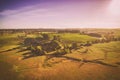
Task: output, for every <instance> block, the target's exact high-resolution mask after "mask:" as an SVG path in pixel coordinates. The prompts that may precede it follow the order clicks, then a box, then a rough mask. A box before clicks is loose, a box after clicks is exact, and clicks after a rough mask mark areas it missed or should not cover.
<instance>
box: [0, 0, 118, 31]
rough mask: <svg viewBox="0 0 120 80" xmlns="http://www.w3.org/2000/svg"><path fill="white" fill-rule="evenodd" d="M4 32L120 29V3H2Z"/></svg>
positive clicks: (70, 0)
mask: <svg viewBox="0 0 120 80" xmlns="http://www.w3.org/2000/svg"><path fill="white" fill-rule="evenodd" d="M2 28H120V0H0V29H2Z"/></svg>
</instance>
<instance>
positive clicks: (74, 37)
mask: <svg viewBox="0 0 120 80" xmlns="http://www.w3.org/2000/svg"><path fill="white" fill-rule="evenodd" d="M60 36H61V37H62V39H63V40H66V41H71V42H86V41H93V40H96V38H94V37H91V36H88V35H81V34H78V33H64V34H60Z"/></svg>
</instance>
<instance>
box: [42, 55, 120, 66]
mask: <svg viewBox="0 0 120 80" xmlns="http://www.w3.org/2000/svg"><path fill="white" fill-rule="evenodd" d="M55 57H56V58H65V59H67V60H71V61H76V62H82V64H80V66H79V67H81V66H83V65H84V64H85V63H95V64H100V65H104V66H109V67H118V65H113V64H109V63H105V62H104V61H102V60H104V59H93V60H87V59H77V58H73V57H68V56H65V55H57V54H55V55H53V54H52V55H47V57H46V60H45V61H44V63H45V64H46V63H47V62H48V61H49V60H50V59H52V58H55ZM63 60H64V59H63ZM60 62H62V61H60ZM55 63H57V62H54V63H53V64H55Z"/></svg>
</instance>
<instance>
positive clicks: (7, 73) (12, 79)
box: [0, 30, 120, 80]
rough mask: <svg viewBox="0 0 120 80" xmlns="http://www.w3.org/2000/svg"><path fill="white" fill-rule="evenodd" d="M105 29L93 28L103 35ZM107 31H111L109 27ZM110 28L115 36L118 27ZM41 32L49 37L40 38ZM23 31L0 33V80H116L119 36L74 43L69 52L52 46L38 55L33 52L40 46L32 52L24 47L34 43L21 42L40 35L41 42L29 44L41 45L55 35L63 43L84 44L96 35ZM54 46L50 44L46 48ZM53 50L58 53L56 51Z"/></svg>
mask: <svg viewBox="0 0 120 80" xmlns="http://www.w3.org/2000/svg"><path fill="white" fill-rule="evenodd" d="M88 31H89V32H90V31H91V30H88ZM92 31H93V32H95V30H92ZM105 31H106V30H105ZM105 31H103V30H96V32H95V33H98V32H101V33H100V34H102V35H104V34H105V33H104V32H105ZM107 31H108V32H111V30H107ZM113 31H114V36H115V37H119V35H120V33H119V31H118V30H113ZM43 34H47V35H48V36H49V37H50V38H49V39H44V36H42V35H43ZM24 35H25V33H23V32H17V33H12V34H4V35H1V37H0V80H120V41H119V40H117V41H116V40H111V41H109V42H102V43H101V42H97V43H94V44H91V45H77V47H76V48H74V47H72V48H71V47H70V50H71V52H69V51H68V52H65V53H64V50H65V51H66V50H68V48H64V49H56V47H55V50H54V48H53V50H52V51H46V53H45V54H42V55H41V54H36V53H37V50H40V49H38V48H37V49H36V50H34V49H33V50H34V52H32V48H30V49H26V48H29V47H30V46H31V45H34V44H33V43H31V45H27V46H26V45H24V44H23V43H24V41H25V39H27V38H32V40H33V42H34V41H36V38H38V37H40V39H43V41H42V40H41V41H42V42H39V44H38V43H37V46H36V45H34V46H32V47H33V48H36V47H38V46H39V45H40V44H42V47H44V46H43V45H45V44H46V43H47V44H48V43H49V42H52V41H54V40H53V38H54V36H59V38H60V42H59V44H60V46H61V45H62V46H63V47H66V45H67V47H68V46H69V45H72V44H73V43H76V44H83V43H84V44H88V41H89V42H92V41H95V40H98V39H99V38H97V37H92V36H89V35H86V34H80V33H56V32H55V33H50V32H42V33H40V34H36V33H32V34H27V36H24ZM18 36H22V38H18ZM41 36H42V37H41ZM56 41H57V39H56V40H55V42H56ZM58 41H59V40H58ZM58 41H57V42H58ZM43 43H44V44H43ZM21 44H22V45H21ZM23 45H24V46H23ZM54 46H55V45H53V44H50V45H49V46H48V47H47V49H49V48H51V47H54ZM57 47H58V46H57ZM45 48H46V46H45ZM47 49H46V50H47ZM51 49H52V48H51ZM35 51H36V52H35ZM57 51H58V52H59V53H56V52H57ZM28 55H32V56H30V57H28V58H25V59H24V56H28Z"/></svg>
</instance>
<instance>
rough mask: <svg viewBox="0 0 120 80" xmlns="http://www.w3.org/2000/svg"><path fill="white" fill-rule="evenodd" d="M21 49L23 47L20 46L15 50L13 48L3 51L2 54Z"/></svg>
mask: <svg viewBox="0 0 120 80" xmlns="http://www.w3.org/2000/svg"><path fill="white" fill-rule="evenodd" d="M20 48H21V46H18V47H15V48H11V49H8V50H4V51H1V52H0V53H3V52H9V51H13V50H16V49H20Z"/></svg>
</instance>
